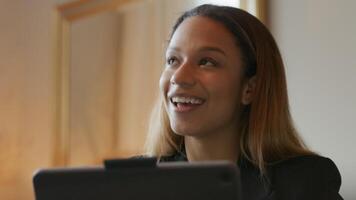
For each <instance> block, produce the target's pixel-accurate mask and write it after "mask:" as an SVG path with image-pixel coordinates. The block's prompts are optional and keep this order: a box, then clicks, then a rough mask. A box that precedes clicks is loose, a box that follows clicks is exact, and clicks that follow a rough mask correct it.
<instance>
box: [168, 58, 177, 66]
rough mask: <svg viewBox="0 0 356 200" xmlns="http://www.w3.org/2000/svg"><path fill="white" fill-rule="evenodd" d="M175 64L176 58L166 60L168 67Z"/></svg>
mask: <svg viewBox="0 0 356 200" xmlns="http://www.w3.org/2000/svg"><path fill="white" fill-rule="evenodd" d="M177 62H178V61H177V58H175V57H169V58H168V59H167V64H168V65H175V64H176V63H177Z"/></svg>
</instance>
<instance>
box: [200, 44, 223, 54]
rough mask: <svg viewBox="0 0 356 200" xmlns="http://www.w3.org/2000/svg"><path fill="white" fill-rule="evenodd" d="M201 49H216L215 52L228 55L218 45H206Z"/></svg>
mask: <svg viewBox="0 0 356 200" xmlns="http://www.w3.org/2000/svg"><path fill="white" fill-rule="evenodd" d="M199 51H215V52H218V53H220V54H223V55H224V56H226V53H225V51H223V50H222V49H220V48H218V47H212V46H205V47H201V48H199Z"/></svg>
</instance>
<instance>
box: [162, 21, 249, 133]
mask: <svg viewBox="0 0 356 200" xmlns="http://www.w3.org/2000/svg"><path fill="white" fill-rule="evenodd" d="M242 65H243V63H242V60H241V53H240V50H239V48H237V46H236V42H235V39H234V37H233V35H232V34H231V33H230V32H229V31H228V30H227V29H226V28H225V27H224V26H223V25H222V24H220V23H219V22H216V21H213V20H211V19H209V18H206V17H200V16H195V17H190V18H188V19H186V20H184V21H183V22H182V24H180V25H179V27H178V28H177V30H176V31H175V33H174V34H173V36H172V38H171V41H170V43H169V46H168V48H167V51H166V67H165V70H164V71H163V73H162V75H161V79H160V88H161V92H163V95H164V103H165V108H166V111H167V114H168V117H169V121H170V126H171V128H172V130H173V131H174V132H175V133H176V134H179V135H183V136H197V137H198V136H205V135H207V134H218V132H224V131H234V132H235V131H236V129H237V128H236V126H237V124H238V116H239V110H240V102H241V100H240V98H241V97H240V93H241V89H242V79H243V76H242V74H243V73H242V72H243V70H242Z"/></svg>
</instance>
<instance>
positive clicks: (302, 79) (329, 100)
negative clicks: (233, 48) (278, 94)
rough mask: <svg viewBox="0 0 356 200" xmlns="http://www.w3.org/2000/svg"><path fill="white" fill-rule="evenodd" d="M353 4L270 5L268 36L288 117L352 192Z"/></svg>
mask: <svg viewBox="0 0 356 200" xmlns="http://www.w3.org/2000/svg"><path fill="white" fill-rule="evenodd" d="M355 9H356V1H352V0H341V1H334V0H298V1H295V0H272V1H271V7H270V13H271V30H272V32H273V34H274V36H275V38H276V40H277V43H278V44H279V47H280V49H281V52H282V56H283V58H284V61H285V65H286V69H287V80H288V89H289V96H290V103H291V109H292V114H293V116H294V120H295V122H296V125H297V127H298V128H299V130H300V132H301V134H302V136H303V137H304V139H305V141H306V143H307V144H308V145H309V146H310V147H311V149H312V150H314V151H316V152H318V153H320V154H322V155H324V156H326V157H330V158H331V159H332V160H334V162H335V163H336V164H337V166H338V167H339V170H340V172H341V175H342V180H343V183H342V187H341V194H342V195H343V197H344V198H345V199H355V197H356V191H355V185H356V175H355V174H356V172H355V169H356V156H355V155H356V145H355V142H356V127H355V124H356V117H355V115H356V89H355V86H356V58H355V56H356V21H355V19H356V13H355V12H354V10H355Z"/></svg>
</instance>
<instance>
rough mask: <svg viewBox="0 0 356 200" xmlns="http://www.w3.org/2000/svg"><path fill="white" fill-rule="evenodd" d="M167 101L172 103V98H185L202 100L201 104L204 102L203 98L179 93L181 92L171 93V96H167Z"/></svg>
mask: <svg viewBox="0 0 356 200" xmlns="http://www.w3.org/2000/svg"><path fill="white" fill-rule="evenodd" d="M167 96H168V99H169V100H170V101H171V102H172V98H173V97H185V98H194V99H200V100H202V101H203V102H204V101H205V98H203V97H199V96H197V95H194V94H189V93H181V92H177V93H176V92H173V93H171V94H168V95H167Z"/></svg>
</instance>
